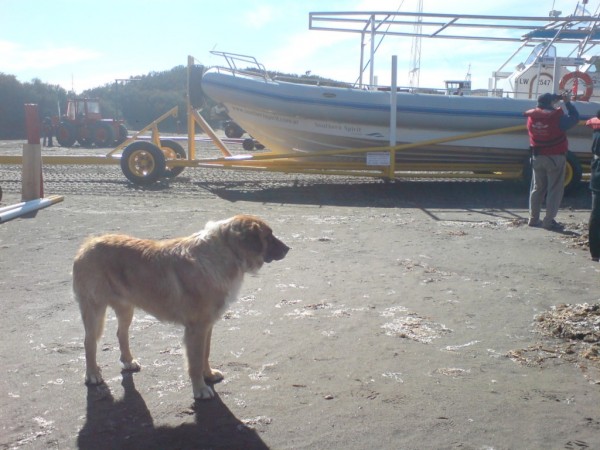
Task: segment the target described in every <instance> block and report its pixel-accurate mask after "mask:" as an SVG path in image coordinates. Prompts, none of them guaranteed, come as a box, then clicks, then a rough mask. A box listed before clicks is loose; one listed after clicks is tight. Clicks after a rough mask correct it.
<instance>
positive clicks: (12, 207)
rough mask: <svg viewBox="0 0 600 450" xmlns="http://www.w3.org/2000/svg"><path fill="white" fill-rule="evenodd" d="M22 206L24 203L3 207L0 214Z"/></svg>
mask: <svg viewBox="0 0 600 450" xmlns="http://www.w3.org/2000/svg"><path fill="white" fill-rule="evenodd" d="M24 204H25V202H21V203H15V204H14V205H8V206H3V207H2V208H0V213H3V212H6V211H10V210H11V209H15V208H19V207H20V206H23V205H24Z"/></svg>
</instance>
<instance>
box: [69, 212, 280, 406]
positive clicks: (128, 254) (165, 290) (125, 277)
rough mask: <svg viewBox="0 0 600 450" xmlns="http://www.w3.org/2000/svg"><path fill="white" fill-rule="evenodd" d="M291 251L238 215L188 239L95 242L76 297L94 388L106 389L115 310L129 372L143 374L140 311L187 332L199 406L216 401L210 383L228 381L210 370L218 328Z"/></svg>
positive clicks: (86, 253)
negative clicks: (253, 283) (247, 287)
mask: <svg viewBox="0 0 600 450" xmlns="http://www.w3.org/2000/svg"><path fill="white" fill-rule="evenodd" d="M289 250H290V248H289V247H288V246H287V245H285V244H284V243H283V242H282V241H280V240H279V239H277V238H276V237H275V236H274V235H273V231H272V230H271V228H270V227H269V226H268V225H267V224H266V223H265V222H264V221H263V220H261V219H259V218H258V217H255V216H249V215H237V216H234V217H231V218H229V219H225V220H221V221H218V222H208V223H207V224H206V226H205V227H204V229H203V230H202V231H200V232H198V233H195V234H193V235H191V236H188V237H181V238H175V239H167V240H150V239H138V238H135V237H131V236H125V235H115V234H108V235H104V236H100V237H93V238H90V239H88V240H87V241H86V242H85V243H84V244H83V245H82V246H81V248H80V249H79V251H78V252H77V255H76V256H75V260H74V263H73V292H74V295H75V299H76V301H77V302H78V303H79V308H80V311H81V318H82V321H83V325H84V329H85V338H84V347H85V359H86V374H85V381H86V384H87V385H97V384H101V383H103V379H102V374H101V371H100V368H99V367H98V365H97V363H96V351H97V344H98V340H99V339H100V337H101V336H102V333H103V329H104V321H105V317H106V308H107V306H110V307H111V308H113V309H114V311H115V314H116V317H117V322H118V329H117V338H118V341H119V348H120V351H121V358H120V359H121V364H122V367H123V370H125V371H134V372H136V371H139V370H140V369H141V366H140V364H139V363H138V361H136V360H135V359H134V357H133V356H132V354H131V351H130V348H129V326H130V325H131V321H132V319H133V313H134V308H141V309H143V310H144V311H146V312H148V313H149V314H152V315H153V316H155V317H156V318H157V319H158V320H160V321H165V322H171V323H176V324H181V325H183V327H184V339H183V341H184V347H185V350H186V352H185V354H186V357H187V367H188V373H189V376H190V379H191V382H192V388H193V393H194V398H195V399H210V398H213V397H214V395H215V394H214V391H213V389H212V388H211V387H210V386H209V385H207V382H208V383H211V384H213V383H217V382H219V381H221V380H222V379H223V374H222V373H221V372H220V371H218V370H216V369H212V368H211V367H210V364H209V362H208V357H209V354H210V340H211V335H212V328H213V325H214V323H215V322H216V321H217V320H218V319H219V318H220V317H221V315H222V314H223V313H224V312H225V311H226V310H227V308H228V307H229V305H230V304H231V303H232V302H234V301H235V300H236V299H237V296H238V292H239V290H240V287H241V285H242V281H243V278H244V274H245V273H256V272H257V271H258V270H259V269H260V268H261V267H262V265H263V264H264V263H270V262H272V261H279V260H282V259H283V258H284V257H285V256H286V254H287V253H288V251H289Z"/></svg>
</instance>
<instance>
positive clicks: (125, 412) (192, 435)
mask: <svg viewBox="0 0 600 450" xmlns="http://www.w3.org/2000/svg"><path fill="white" fill-rule="evenodd" d="M122 376H123V381H122V383H121V384H122V386H123V389H124V395H123V398H122V399H121V400H118V401H115V399H114V397H113V396H112V394H111V392H110V389H109V388H108V386H106V385H105V384H102V385H99V386H90V387H88V394H87V417H86V421H85V424H84V426H83V428H82V429H81V431H80V432H79V436H78V439H77V444H78V448H80V449H85V450H101V449H102V450H105V449H125V448H126V449H133V448H140V449H141V448H143V449H145V450H146V449H161V450H163V449H190V450H192V449H205V448H240V449H241V448H243V449H267V448H268V447H267V445H265V443H264V442H263V441H262V440H261V439H260V437H259V436H258V434H257V432H256V431H255V430H253V429H251V428H248V427H247V426H246V425H244V424H243V423H242V422H241V421H240V420H239V419H237V418H236V417H235V416H234V415H233V413H232V412H231V411H230V410H229V409H228V408H227V406H226V405H225V404H224V403H223V402H222V401H221V399H220V398H219V397H218V395H217V396H216V397H215V398H214V399H213V400H212V401H205V402H197V403H196V404H194V405H193V406H192V407H191V408H189V414H194V415H195V423H194V424H191V423H184V424H182V425H179V426H175V427H168V426H160V427H155V426H154V420H153V419H152V415H151V414H150V411H149V410H148V407H147V406H146V403H145V402H144V399H143V398H142V396H141V395H140V393H139V392H138V391H137V390H136V388H135V385H134V382H133V375H132V374H131V373H128V372H123V373H122Z"/></svg>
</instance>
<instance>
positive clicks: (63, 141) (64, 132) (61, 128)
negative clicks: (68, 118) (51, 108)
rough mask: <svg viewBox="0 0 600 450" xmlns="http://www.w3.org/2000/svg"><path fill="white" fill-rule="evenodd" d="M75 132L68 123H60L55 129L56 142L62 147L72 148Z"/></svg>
mask: <svg viewBox="0 0 600 450" xmlns="http://www.w3.org/2000/svg"><path fill="white" fill-rule="evenodd" d="M76 138H77V136H76V130H75V127H74V126H73V125H71V124H70V123H68V122H61V123H60V124H59V125H58V127H57V128H56V140H57V142H58V143H59V144H60V145H61V146H63V147H73V144H74V143H75V139H76Z"/></svg>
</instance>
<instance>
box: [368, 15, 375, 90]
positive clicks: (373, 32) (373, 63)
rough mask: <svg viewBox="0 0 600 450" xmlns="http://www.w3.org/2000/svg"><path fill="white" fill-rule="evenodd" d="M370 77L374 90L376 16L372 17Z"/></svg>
mask: <svg viewBox="0 0 600 450" xmlns="http://www.w3.org/2000/svg"><path fill="white" fill-rule="evenodd" d="M370 70H371V72H370V75H369V84H370V85H371V86H370V87H371V88H372V87H373V85H374V84H375V81H374V76H375V16H374V15H371V67H370Z"/></svg>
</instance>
